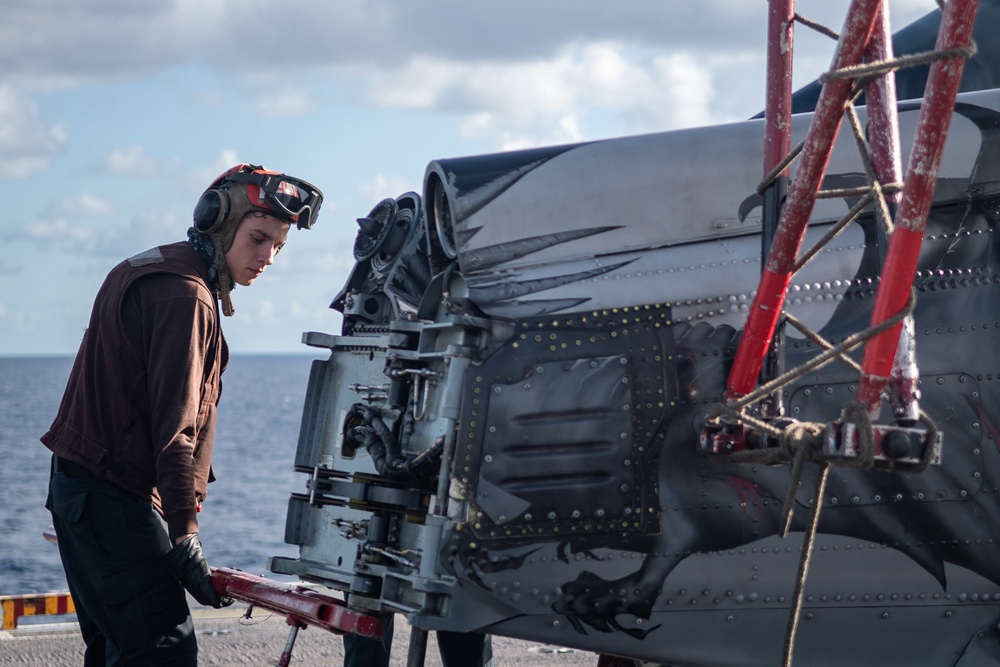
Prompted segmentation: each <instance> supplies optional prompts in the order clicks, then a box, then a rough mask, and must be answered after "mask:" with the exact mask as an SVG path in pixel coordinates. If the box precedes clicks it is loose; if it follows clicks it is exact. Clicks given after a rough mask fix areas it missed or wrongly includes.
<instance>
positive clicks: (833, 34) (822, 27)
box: [792, 14, 840, 40]
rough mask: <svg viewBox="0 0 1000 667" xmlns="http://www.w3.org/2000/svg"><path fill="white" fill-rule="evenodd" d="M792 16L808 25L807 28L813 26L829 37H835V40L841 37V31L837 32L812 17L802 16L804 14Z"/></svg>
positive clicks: (798, 21)
mask: <svg viewBox="0 0 1000 667" xmlns="http://www.w3.org/2000/svg"><path fill="white" fill-rule="evenodd" d="M792 18H793V19H794V20H795V21H796V22H797V23H801V24H802V25H804V26H806V27H807V28H812V29H813V30H815V31H816V32H818V33H821V34H823V35H826V36H827V37H829V38H831V39H834V40H838V39H840V33H839V32H837V31H836V30H833V29H831V28H828V27H826V26H825V25H823V24H822V23H817V22H816V21H813V20H812V19H809V18H806V17H805V16H802V14H795V15H794V16H793V17H792Z"/></svg>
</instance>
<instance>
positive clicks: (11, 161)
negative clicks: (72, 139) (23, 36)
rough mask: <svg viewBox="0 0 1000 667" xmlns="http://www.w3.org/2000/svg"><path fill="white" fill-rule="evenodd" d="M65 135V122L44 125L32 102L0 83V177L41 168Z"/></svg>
mask: <svg viewBox="0 0 1000 667" xmlns="http://www.w3.org/2000/svg"><path fill="white" fill-rule="evenodd" d="M68 139H69V133H68V132H67V130H66V128H65V126H63V125H60V124H56V125H52V126H48V127H47V126H46V125H45V123H44V122H43V121H42V119H41V118H40V117H39V115H38V109H37V107H36V105H35V103H34V102H33V101H31V100H29V99H27V98H25V97H23V96H22V95H20V94H19V93H18V92H17V90H15V89H14V87H13V86H11V85H8V84H0V155H2V156H3V159H2V160H0V177H2V178H24V177H26V176H30V175H31V174H33V173H35V172H38V171H41V170H42V169H45V168H46V167H47V166H48V164H49V161H50V160H51V159H52V157H53V156H54V155H55V154H57V153H58V152H59V151H61V150H62V149H63V148H64V147H65V145H66V142H67V141H68Z"/></svg>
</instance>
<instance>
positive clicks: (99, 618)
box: [42, 164, 323, 666]
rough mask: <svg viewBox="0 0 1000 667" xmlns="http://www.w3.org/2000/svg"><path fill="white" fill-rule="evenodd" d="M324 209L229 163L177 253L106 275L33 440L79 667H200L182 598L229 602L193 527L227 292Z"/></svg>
mask: <svg viewBox="0 0 1000 667" xmlns="http://www.w3.org/2000/svg"><path fill="white" fill-rule="evenodd" d="M322 201H323V194H322V193H321V192H320V191H319V189H317V188H316V187H315V186H312V185H310V184H309V183H306V182H305V181H302V180H300V179H297V178H293V177H290V176H286V175H285V174H281V173H278V172H272V171H268V170H266V169H263V168H262V167H259V166H254V165H249V164H240V165H237V166H235V167H233V168H232V169H230V170H229V171H227V172H226V173H225V174H223V175H222V176H220V177H219V178H218V179H216V181H215V182H213V183H212V185H211V186H209V188H208V189H207V190H206V191H205V192H204V193H203V194H202V196H201V198H200V199H199V201H198V203H197V205H196V206H195V210H194V226H193V227H191V229H189V230H188V240H187V241H182V242H179V243H173V244H170V245H165V246H160V247H157V248H153V249H151V250H148V251H146V252H144V253H141V254H139V255H136V256H134V257H132V258H130V259H128V260H126V261H124V262H122V263H121V264H119V265H118V266H116V267H115V268H114V269H112V270H111V272H110V273H109V274H108V276H107V278H105V281H104V284H103V285H102V286H101V289H100V291H99V292H98V294H97V298H96V299H95V301H94V308H93V311H92V313H91V318H90V326H89V327H88V329H87V331H86V333H85V334H84V336H83V341H82V343H81V344H80V350H79V352H78V354H77V357H76V361H75V363H74V365H73V370H72V371H71V373H70V377H69V382H68V383H67V385H66V391H65V394H64V396H63V399H62V403H61V405H60V407H59V412H58V414H57V415H56V418H55V420H54V421H53V423H52V426H51V428H50V429H49V431H48V432H47V433H46V434H45V435H44V436H42V442H43V443H44V444H45V446H46V447H48V448H49V449H51V450H52V452H53V457H52V474H51V476H50V480H49V496H48V499H47V502H46V507H47V508H48V509H49V510H50V511H51V512H52V520H53V524H54V526H55V530H56V535H57V538H58V543H59V553H60V556H61V558H62V562H63V567H64V568H65V570H66V580H67V582H68V584H69V589H70V593H71V594H72V596H73V602H74V604H75V606H76V611H77V617H78V619H79V622H80V630H81V632H82V634H83V639H84V641H85V643H86V645H87V649H86V655H85V659H84V664H85V665H87V666H91V665H93V666H97V665H102V666H103V665H167V664H169V665H197V661H198V657H197V654H198V646H197V641H196V639H195V635H194V627H193V624H192V620H191V614H190V611H189V609H188V605H187V599H186V596H185V593H184V591H185V589H186V590H187V591H188V592H190V593H191V595H193V596H194V598H195V599H196V600H197V601H198V602H200V603H201V604H204V605H211V606H214V607H221V606H224V605H226V604H228V603H231V601H229V600H225V599H222V598H220V597H219V595H218V594H217V593H216V592H215V590H214V589H213V588H212V583H211V570H210V568H209V566H208V564H207V563H206V561H205V558H204V556H203V555H202V551H201V546H200V542H199V540H198V520H197V512H198V510H199V509H200V504H201V501H202V500H204V498H205V496H206V495H207V485H208V483H209V482H210V481H212V480H213V479H214V476H213V474H212V468H211V463H212V442H213V439H214V433H215V418H216V406H217V404H218V401H219V395H220V392H221V382H220V380H221V375H222V372H223V370H225V367H226V363H227V361H228V357H229V351H228V348H227V346H226V341H225V338H224V337H223V335H222V329H221V326H220V321H219V309H218V305H217V302H219V301H221V304H222V311H223V313H224V314H226V315H232V314H233V305H232V298H231V295H230V292H231V290H232V289H233V284H234V283H235V284H238V285H243V286H247V285H250V284H252V283H253V282H254V280H256V279H257V278H258V277H259V276H260V274H261V273H262V272H263V271H264V269H265V268H266V267H267V266H269V265H270V264H271V263H272V262H273V261H274V257H275V255H276V254H277V253H278V251H279V250H280V249H281V247H282V246H283V245H284V244H285V240H286V237H287V235H288V231H289V229H290V228H291V225H292V224H295V225H297V226H298V227H299V228H300V229H308V228H310V227H311V226H312V224H313V222H314V221H315V219H316V215H317V213H318V212H319V208H320V204H321V203H322Z"/></svg>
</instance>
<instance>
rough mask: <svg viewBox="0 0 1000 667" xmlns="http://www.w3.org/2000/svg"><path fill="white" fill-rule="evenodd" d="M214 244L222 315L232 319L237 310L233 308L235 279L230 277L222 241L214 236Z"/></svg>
mask: <svg viewBox="0 0 1000 667" xmlns="http://www.w3.org/2000/svg"><path fill="white" fill-rule="evenodd" d="M212 243H213V244H214V245H215V270H216V272H217V274H218V277H219V299H220V300H221V301H222V314H223V315H225V316H226V317H232V316H233V313H235V312H236V309H235V308H233V297H232V291H233V279H232V278H231V277H230V276H229V269H228V268H227V267H226V253H224V252H223V251H222V240H221V239H220V238H219V237H218V236H215V235H214V234H213V235H212Z"/></svg>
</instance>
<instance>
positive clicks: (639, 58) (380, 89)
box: [367, 42, 715, 149]
mask: <svg viewBox="0 0 1000 667" xmlns="http://www.w3.org/2000/svg"><path fill="white" fill-rule="evenodd" d="M368 78H369V79H370V81H371V85H370V87H369V88H368V90H367V95H368V97H369V100H370V102H371V103H372V104H374V105H376V106H380V107H391V108H400V109H410V110H433V111H435V112H439V113H450V114H455V115H458V116H459V117H460V120H459V123H458V128H459V130H460V132H461V133H462V134H463V135H464V136H466V137H467V138H477V137H480V136H483V135H487V134H490V135H495V136H496V137H499V141H498V142H497V143H499V144H500V146H501V147H502V148H504V149H513V148H520V147H524V146H530V145H538V144H540V143H566V142H575V141H581V140H583V139H584V138H585V137H593V132H592V126H594V125H596V120H597V119H598V118H599V117H602V118H605V119H606V117H608V116H610V117H612V118H614V119H615V120H616V125H617V126H618V127H621V128H623V131H624V132H628V133H639V132H649V131H659V130H665V129H671V128H676V127H684V126H691V125H696V124H704V123H706V122H708V121H711V120H713V114H712V112H711V103H712V101H713V100H714V98H715V90H714V87H713V74H712V71H711V70H710V69H709V68H708V66H707V65H706V64H704V63H703V62H701V61H699V60H698V58H697V57H695V55H694V54H692V53H683V52H682V53H676V54H668V53H662V52H647V51H643V50H636V49H635V48H634V47H633V46H630V45H626V44H625V43H621V42H589V43H581V44H573V45H570V46H567V47H565V48H564V49H562V50H561V51H560V52H559V53H558V54H557V55H556V56H554V57H551V58H539V59H536V60H533V61H531V62H502V61H497V62H467V63H466V62H456V61H447V60H435V59H429V58H416V59H414V60H412V61H410V62H408V63H407V64H405V65H404V66H402V67H399V68H396V69H393V70H385V69H383V70H375V71H371V72H369V73H368ZM415 80H419V81H420V82H421V85H420V86H417V87H414V86H412V84H411V83H410V82H412V81H415Z"/></svg>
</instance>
